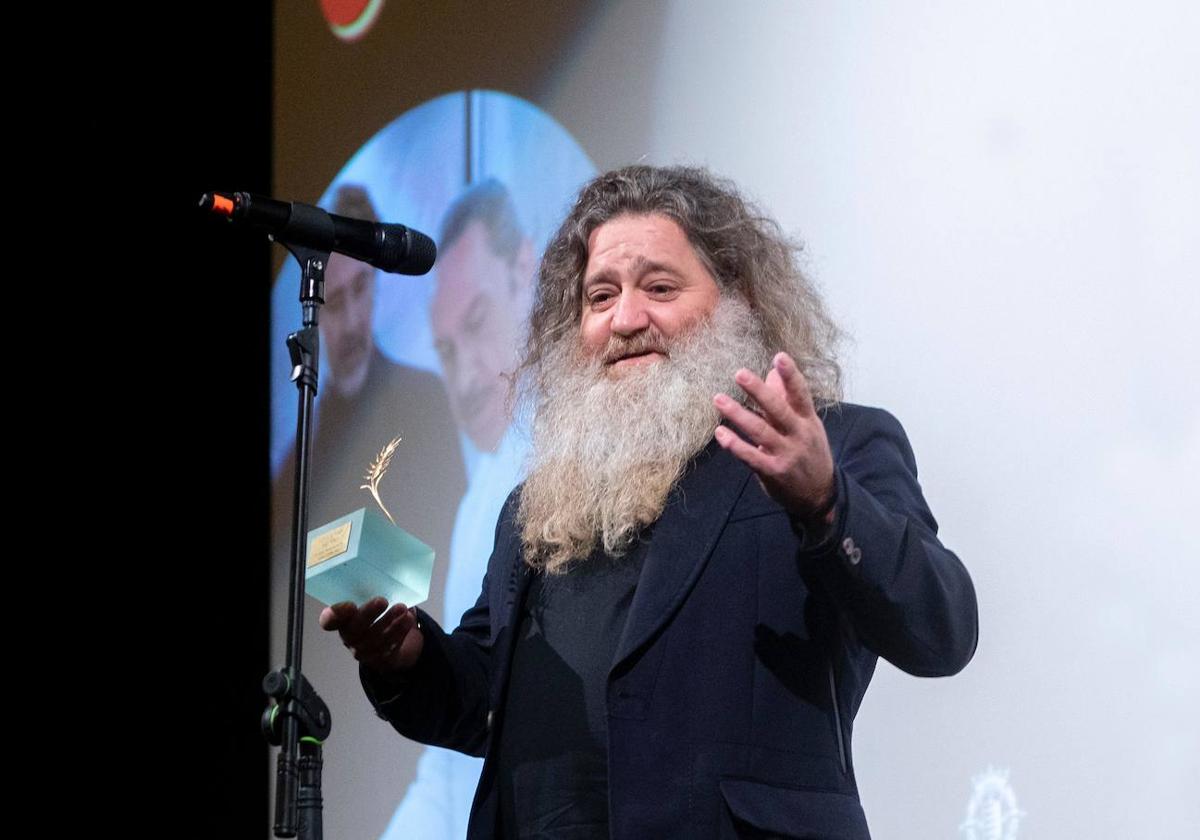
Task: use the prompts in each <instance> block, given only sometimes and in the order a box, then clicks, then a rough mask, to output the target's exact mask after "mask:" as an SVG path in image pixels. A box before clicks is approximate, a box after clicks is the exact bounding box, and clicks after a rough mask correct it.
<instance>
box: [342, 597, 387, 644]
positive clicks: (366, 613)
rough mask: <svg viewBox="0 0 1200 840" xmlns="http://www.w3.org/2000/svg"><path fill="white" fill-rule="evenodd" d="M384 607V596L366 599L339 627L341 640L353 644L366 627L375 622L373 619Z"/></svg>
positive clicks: (379, 614)
mask: <svg viewBox="0 0 1200 840" xmlns="http://www.w3.org/2000/svg"><path fill="white" fill-rule="evenodd" d="M385 609H387V599H386V598H372V599H371V600H370V601H367V602H366V603H365V604H363V605H362V606H361V607H359V608H358V611H357V612H356V613H355V614H354V615H353V616H352V617H351V618H350V619H349V621H346V622H345V623H344V624H343V625H342V627H341V628H340V632H341V634H342V641H343V642H345V643H346V644H347V645H353V644H355V642H356V641H357V640H358V639H359V638H360V637H361V636H362V635H363V634H364V633H366V632H367V629H368V628H369V627H370V626H371V625H372V624H374V623H375V619H377V618H379V616H381V615H382V614H383V611H384V610H385Z"/></svg>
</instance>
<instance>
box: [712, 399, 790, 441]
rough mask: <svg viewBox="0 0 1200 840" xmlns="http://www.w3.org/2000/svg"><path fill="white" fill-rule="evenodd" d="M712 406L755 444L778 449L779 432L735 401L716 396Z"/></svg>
mask: <svg viewBox="0 0 1200 840" xmlns="http://www.w3.org/2000/svg"><path fill="white" fill-rule="evenodd" d="M713 405H715V406H716V407H717V411H719V412H721V414H722V415H723V416H724V417H725V419H726V420H728V421H729V422H730V423H732V424H733V425H735V426H737V427H738V428H739V429H741V430H742V431H743V432H745V433H746V435H747V436H748V437H749V438H750V439H751V440H753V441H754V442H755V443H756V444H758V445H760V446H765V447H766V448H767V449H770V450H772V451H774V450H776V449H778V448H779V443H780V439H779V432H778V431H777V430H776V429H775V427H774V426H772V425H771V424H770V423H768V422H767V421H766V420H765V419H763V418H762V417H760V416H759V415H757V414H755V413H754V412H753V411H751V410H750V409H748V408H746V407H745V406H744V405H742V404H741V403H739V402H738V401H737V400H735V399H733V398H732V397H730V396H729V395H727V394H717V395H716V396H715V397H713ZM735 437H736V435H735Z"/></svg>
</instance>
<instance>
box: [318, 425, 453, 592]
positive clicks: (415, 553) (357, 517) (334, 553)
mask: <svg viewBox="0 0 1200 840" xmlns="http://www.w3.org/2000/svg"><path fill="white" fill-rule="evenodd" d="M400 440H401V439H400V438H399V437H397V438H394V439H392V440H391V441H389V442H388V444H387V445H386V446H384V447H383V449H381V450H380V451H379V455H378V456H377V457H376V458H375V460H374V461H373V462H372V463H371V465H370V467H369V468H368V469H367V472H366V475H364V476H363V481H365V482H366V483H365V484H363V485H362V486H361V487H360V488H359V489H360V490H367V491H369V492H370V494H371V496H372V498H374V499H375V504H376V505H378V507H379V511H382V512H383V514H382V515H380V512H379V511H377V510H375V508H372V507H362V508H359V509H358V510H356V511H353V512H352V513H348V514H346V515H345V516H342V517H339V518H338V519H335V520H333V521H332V522H329V523H327V524H325V525H322V526H321V527H319V528H314V529H313V530H311V531H309V532H308V551H307V554H306V558H307V560H306V563H305V571H304V587H305V591H307V592H308V594H309V595H311V596H313V597H314V598H316V599H317V600H318V601H321V602H322V603H324V604H336V603H339V602H342V601H351V602H353V603H355V604H361V603H363V602H364V601H366V600H369V599H370V598H374V597H375V596H377V595H382V596H383V597H384V598H387V600H388V603H389V604H395V603H403V604H406V605H407V606H410V607H412V606H416V605H417V604H420V603H422V602H423V601H424V600H425V599H426V598H428V597H429V583H430V581H431V580H432V578H433V555H434V552H433V549H432V548H430V547H429V546H427V545H426V544H425V543H423V542H421V541H420V540H419V539H417V538H416V537H414V536H413V535H412V534H410V533H408V532H407V531H405V530H404V529H403V528H401V527H399V526H398V525H397V524H396V521H395V520H394V519H392V515H391V513H389V512H388V509H387V507H386V506H385V505H384V504H383V500H382V499H381V498H380V497H379V482H380V481H381V480H382V479H383V476H384V474H385V473H386V472H387V469H388V466H389V464H391V460H392V456H393V455H394V454H395V453H396V449H397V447H398V446H399V445H400ZM384 517H387V518H386V519H385V518H384Z"/></svg>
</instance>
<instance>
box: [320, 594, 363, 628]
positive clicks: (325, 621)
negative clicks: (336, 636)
mask: <svg viewBox="0 0 1200 840" xmlns="http://www.w3.org/2000/svg"><path fill="white" fill-rule="evenodd" d="M357 614H358V607H356V606H355V605H354V604H353V603H351V602H350V601H342V602H341V603H338V604H332V605H330V606H328V607H326V608H325V609H323V610H321V615H320V617H318V618H317V623H318V624H320V625H321V629H322V630H340V629H341V628H342V627H344V626H346V624H347V622H349V621H350V620H351V619H353V618H354V616H355V615H357Z"/></svg>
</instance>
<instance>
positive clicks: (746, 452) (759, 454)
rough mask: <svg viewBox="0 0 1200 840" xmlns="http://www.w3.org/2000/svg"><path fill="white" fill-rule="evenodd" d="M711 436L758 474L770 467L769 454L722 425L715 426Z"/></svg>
mask: <svg viewBox="0 0 1200 840" xmlns="http://www.w3.org/2000/svg"><path fill="white" fill-rule="evenodd" d="M713 436H714V437H715V438H716V439H717V443H719V444H720V445H721V446H722V448H724V449H727V450H729V452H730V453H731V454H733V455H734V456H735V457H737V458H739V459H740V460H742V461H743V462H745V464H746V466H748V467H750V469H752V470H754V471H755V472H756V473H758V474H759V475H762V474H763V473H765V472H768V471H769V470H770V468H771V461H770V456H768V455H767V454H766V453H765V452H763V451H762V450H761V449H759V448H758V447H756V446H751V445H750V444H749V443H747V442H746V441H744V440H742V439H741V438H740V437H738V436H737V434H736V433H735V432H733V431H731V430H729V429H727V428H725V427H724V426H717V429H716V431H715V432H713Z"/></svg>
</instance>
